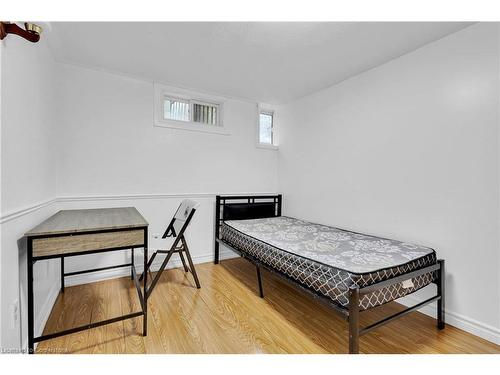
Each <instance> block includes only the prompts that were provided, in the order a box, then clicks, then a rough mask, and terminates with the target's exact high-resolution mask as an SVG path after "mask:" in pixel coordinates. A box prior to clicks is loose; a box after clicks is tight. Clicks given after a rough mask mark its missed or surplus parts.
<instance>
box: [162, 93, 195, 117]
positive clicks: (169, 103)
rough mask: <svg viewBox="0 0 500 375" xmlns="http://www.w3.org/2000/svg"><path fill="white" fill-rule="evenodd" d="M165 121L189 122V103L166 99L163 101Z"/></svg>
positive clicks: (181, 100)
mask: <svg viewBox="0 0 500 375" xmlns="http://www.w3.org/2000/svg"><path fill="white" fill-rule="evenodd" d="M163 119H165V120H176V121H189V101H187V100H183V99H174V98H165V99H164V100H163Z"/></svg>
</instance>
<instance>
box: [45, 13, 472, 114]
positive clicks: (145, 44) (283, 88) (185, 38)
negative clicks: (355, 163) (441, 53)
mask: <svg viewBox="0 0 500 375" xmlns="http://www.w3.org/2000/svg"><path fill="white" fill-rule="evenodd" d="M468 25H470V23H464V22H461V23H451V22H448V23H447V22H436V23H431V22H422V23H413V22H406V23H404V22H401V23H390V22H370V23H363V22H352V23H350V22H347V23H346V22H327V23H310V22H304V23H293V22H286V23H264V22H263V23H252V22H238V23H236V22H235V23H223V22H213V23H206V22H205V23H172V22H160V23H135V22H121V23H114V22H104V23H94V22H92V23H85V22H75V23H71V22H63V23H57V22H54V23H51V25H50V29H51V30H50V31H49V32H48V33H47V34H46V37H47V38H48V41H49V44H50V47H51V50H52V51H53V53H54V55H55V58H56V59H57V60H59V61H62V62H69V63H74V64H80V65H85V66H89V67H94V68H99V69H105V70H109V71H116V72H120V73H125V74H129V75H132V76H136V77H139V78H144V79H147V80H151V81H158V82H162V83H165V84H169V85H172V86H179V87H184V88H192V89H198V90H200V91H205V92H211V93H214V94H222V95H227V96H233V97H239V98H245V99H250V100H255V101H259V102H264V103H271V104H281V103H285V102H289V101H291V100H293V99H297V98H299V97H302V96H304V95H307V94H310V93H312V92H315V91H318V90H320V89H323V88H325V87H328V86H331V85H333V84H335V83H338V82H340V81H342V80H344V79H346V78H348V77H352V76H354V75H356V74H359V73H360V72H363V71H365V70H368V69H370V68H373V67H375V66H377V65H380V64H383V63H384V62H387V61H389V60H391V59H393V58H395V57H398V56H401V55H403V54H405V53H408V52H410V51H412V50H415V49H417V48H419V47H420V46H422V45H424V44H427V43H430V42H432V41H434V40H437V39H439V38H442V37H443V36H445V35H448V34H451V33H453V32H455V31H458V30H460V29H462V28H464V27H467V26H468Z"/></svg>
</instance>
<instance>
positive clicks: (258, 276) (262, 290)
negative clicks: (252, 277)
mask: <svg viewBox="0 0 500 375" xmlns="http://www.w3.org/2000/svg"><path fill="white" fill-rule="evenodd" d="M256 267H257V280H258V282H259V295H260V298H264V288H263V287H262V276H261V274H260V267H259V266H258V265H256Z"/></svg>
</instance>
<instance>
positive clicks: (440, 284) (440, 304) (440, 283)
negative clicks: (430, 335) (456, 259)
mask: <svg viewBox="0 0 500 375" xmlns="http://www.w3.org/2000/svg"><path fill="white" fill-rule="evenodd" d="M438 263H439V265H440V266H441V267H440V269H439V271H438V279H437V294H438V296H441V298H440V299H438V301H437V326H438V329H444V327H445V319H444V302H445V301H444V297H445V293H444V259H440V260H438Z"/></svg>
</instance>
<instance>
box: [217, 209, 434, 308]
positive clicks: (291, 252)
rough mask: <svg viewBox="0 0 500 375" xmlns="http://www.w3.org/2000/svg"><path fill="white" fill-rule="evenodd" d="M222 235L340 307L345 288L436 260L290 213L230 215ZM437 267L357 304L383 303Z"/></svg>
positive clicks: (418, 249) (420, 250)
mask: <svg viewBox="0 0 500 375" xmlns="http://www.w3.org/2000/svg"><path fill="white" fill-rule="evenodd" d="M220 235H221V239H222V240H223V241H224V242H226V243H228V244H229V245H231V246H232V247H234V248H235V249H237V250H239V251H241V252H242V253H246V254H248V255H250V256H252V257H254V258H256V259H258V260H259V261H261V262H262V263H264V264H266V265H268V266H270V267H272V268H273V269H275V270H276V271H279V272H280V273H282V274H285V275H286V276H288V277H290V278H292V279H294V280H295V281H297V282H299V283H300V284H302V285H303V286H305V287H307V288H309V289H312V290H314V291H315V292H316V293H318V294H321V295H324V296H327V297H329V298H330V299H331V300H332V301H333V302H334V303H336V304H338V305H340V306H341V307H347V306H348V304H349V295H348V293H349V288H350V287H351V286H353V285H357V286H358V287H360V288H363V287H365V286H368V285H371V284H375V283H377V282H379V281H383V280H387V279H390V278H392V277H396V276H399V275H402V274H405V273H408V272H411V271H414V270H417V269H420V268H423V267H426V266H429V265H432V264H435V263H436V253H435V251H434V250H433V249H431V248H428V247H424V246H419V245H414V244H411V243H407V242H401V241H395V240H390V239H386V238H380V237H374V236H369V235H366V234H361V233H356V232H350V231H347V230H343V229H339V228H334V227H330V226H325V225H320V224H314V223H310V222H307V221H303V220H298V219H295V218H291V217H286V216H279V217H271V218H264V219H250V220H228V221H225V222H224V223H223V224H222V226H221V232H220ZM435 278H436V273H435V272H429V273H427V274H424V275H420V276H418V277H415V278H412V279H411V281H409V280H408V281H405V282H400V283H396V284H392V285H390V286H387V287H384V288H382V289H379V290H377V291H374V292H372V293H369V294H366V295H364V296H362V297H361V298H360V303H359V304H360V306H359V307H360V309H361V310H366V309H368V308H371V307H375V306H378V305H382V304H384V303H386V302H389V301H393V300H395V299H397V298H400V297H403V296H405V295H407V294H410V293H413V292H414V291H416V290H418V289H420V288H423V287H424V286H426V285H428V284H430V283H431V282H433V281H434V280H435Z"/></svg>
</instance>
